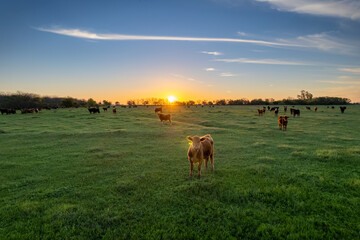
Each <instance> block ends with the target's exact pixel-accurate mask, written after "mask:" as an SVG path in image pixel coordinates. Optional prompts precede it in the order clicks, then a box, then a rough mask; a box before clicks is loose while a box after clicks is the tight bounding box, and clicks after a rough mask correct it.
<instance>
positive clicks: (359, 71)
mask: <svg viewBox="0 0 360 240" xmlns="http://www.w3.org/2000/svg"><path fill="white" fill-rule="evenodd" d="M339 70H340V71H343V72H351V73H360V68H340V69H339Z"/></svg>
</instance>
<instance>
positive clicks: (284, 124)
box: [278, 116, 289, 131]
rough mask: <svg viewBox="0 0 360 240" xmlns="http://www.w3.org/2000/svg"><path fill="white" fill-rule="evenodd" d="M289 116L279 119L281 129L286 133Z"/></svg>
mask: <svg viewBox="0 0 360 240" xmlns="http://www.w3.org/2000/svg"><path fill="white" fill-rule="evenodd" d="M288 118H289V117H288V116H280V117H279V121H278V122H279V129H280V130H281V129H282V130H283V131H286V127H287V124H288Z"/></svg>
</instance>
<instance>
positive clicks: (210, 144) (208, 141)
mask: <svg viewBox="0 0 360 240" xmlns="http://www.w3.org/2000/svg"><path fill="white" fill-rule="evenodd" d="M186 139H187V140H189V141H190V142H191V145H190V147H189V150H188V153H187V155H188V160H189V163H190V173H189V179H191V178H192V176H193V169H194V164H196V163H198V176H197V177H198V179H200V178H201V166H202V162H203V160H205V168H206V169H207V166H208V160H209V159H210V164H211V171H212V172H214V140H213V139H212V137H211V136H210V134H207V135H205V136H202V137H199V136H196V135H195V136H193V137H190V136H187V137H186Z"/></svg>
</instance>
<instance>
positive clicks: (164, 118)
mask: <svg viewBox="0 0 360 240" xmlns="http://www.w3.org/2000/svg"><path fill="white" fill-rule="evenodd" d="M157 115H158V117H159V120H160V121H161V123H162V124H164V121H169V123H170V124H172V122H171V115H170V114H163V113H158V114H157Z"/></svg>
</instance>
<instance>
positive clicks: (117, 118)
mask: <svg viewBox="0 0 360 240" xmlns="http://www.w3.org/2000/svg"><path fill="white" fill-rule="evenodd" d="M318 107H319V110H318V112H314V111H306V110H305V106H299V107H298V108H299V109H301V117H300V118H297V117H296V118H293V117H291V118H290V119H289V124H288V130H287V131H286V132H282V131H279V129H278V124H277V118H276V117H275V116H274V114H273V113H270V112H269V111H267V112H266V114H265V116H263V117H258V116H257V112H256V109H257V107H256V106H241V107H240V106H224V107H215V108H208V107H205V108H190V109H185V108H184V107H173V108H172V109H169V108H165V111H164V112H167V113H171V114H172V115H173V125H169V124H164V125H162V124H161V123H160V122H159V120H158V119H157V117H156V115H155V114H154V112H153V108H145V107H138V108H136V109H120V108H119V109H118V110H119V111H118V113H117V114H116V115H114V114H113V113H111V112H107V113H104V112H101V114H98V115H93V114H92V115H90V114H89V112H88V111H87V109H58V111H57V112H54V111H53V110H50V111H47V110H43V111H42V112H41V113H39V114H25V115H22V114H19V113H18V114H16V115H2V116H0V143H1V144H0V183H1V187H0V239H69V238H79V239H100V238H105V239H161V238H162V239H240V238H246V239H260V238H261V239H279V238H287V239H359V236H360V214H359V213H360V135H359V133H360V107H359V106H348V107H347V109H346V111H345V113H344V114H341V113H340V109H339V108H338V107H336V109H334V110H333V109H331V108H330V109H327V108H326V106H318ZM282 113H283V111H282V108H280V115H281V114H282ZM288 115H289V112H288ZM207 133H209V134H211V136H212V137H213V139H214V142H215V173H214V174H212V173H211V171H210V170H208V171H205V169H204V168H203V174H202V179H201V180H198V179H196V178H194V179H193V180H188V173H189V163H188V160H187V155H186V154H187V149H188V147H189V144H188V141H187V140H186V136H188V135H190V136H193V135H204V134H207ZM194 174H195V175H196V174H197V169H195V172H194Z"/></svg>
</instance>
